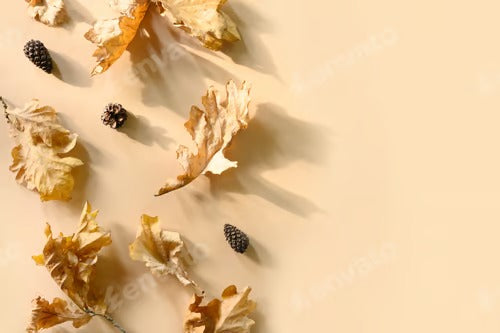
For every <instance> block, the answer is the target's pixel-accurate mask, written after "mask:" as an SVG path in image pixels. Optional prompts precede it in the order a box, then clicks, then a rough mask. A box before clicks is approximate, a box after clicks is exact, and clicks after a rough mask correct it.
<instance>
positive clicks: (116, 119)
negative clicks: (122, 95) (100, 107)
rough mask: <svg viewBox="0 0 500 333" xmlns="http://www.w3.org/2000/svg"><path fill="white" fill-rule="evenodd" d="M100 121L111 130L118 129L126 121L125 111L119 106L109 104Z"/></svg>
mask: <svg viewBox="0 0 500 333" xmlns="http://www.w3.org/2000/svg"><path fill="white" fill-rule="evenodd" d="M101 120H102V123H103V124H104V125H106V126H109V127H111V128H113V129H117V128H120V127H122V126H123V124H125V121H126V120H127V110H125V109H124V108H123V106H122V105H121V104H118V103H109V104H108V105H106V108H105V109H104V112H103V114H102V115H101Z"/></svg>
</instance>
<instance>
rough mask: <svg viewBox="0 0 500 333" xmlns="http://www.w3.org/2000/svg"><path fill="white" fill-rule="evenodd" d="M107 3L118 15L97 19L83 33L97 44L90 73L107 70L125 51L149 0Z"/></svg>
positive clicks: (118, 0)
mask: <svg viewBox="0 0 500 333" xmlns="http://www.w3.org/2000/svg"><path fill="white" fill-rule="evenodd" d="M109 3H110V5H111V6H112V7H113V8H116V9H117V10H119V12H120V16H119V17H117V18H113V19H107V20H99V21H97V22H96V23H95V24H94V26H93V27H92V29H90V30H89V31H88V32H87V33H86V34H85V38H87V39H88V40H89V41H91V42H92V43H94V44H96V45H97V46H98V48H97V50H96V51H95V52H94V57H96V58H97V62H98V64H97V66H96V67H95V68H94V70H93V71H92V75H96V74H102V73H104V72H105V71H107V70H108V68H109V67H111V65H113V63H114V62H115V61H116V60H118V59H119V58H120V57H121V55H122V54H123V52H125V50H126V49H127V47H128V45H129V44H130V42H131V41H132V40H133V39H134V37H135V35H136V33H137V29H139V25H140V24H141V22H142V19H143V18H144V15H146V12H147V10H148V8H149V5H150V0H109Z"/></svg>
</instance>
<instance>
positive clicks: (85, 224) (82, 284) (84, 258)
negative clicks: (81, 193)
mask: <svg viewBox="0 0 500 333" xmlns="http://www.w3.org/2000/svg"><path fill="white" fill-rule="evenodd" d="M96 217H97V211H92V209H91V206H90V204H89V203H86V204H85V207H84V208H83V212H82V216H81V218H80V223H79V226H78V230H77V232H76V233H74V234H73V235H70V236H64V235H63V234H59V235H58V236H57V237H56V238H54V237H53V235H52V230H51V229H50V225H48V224H47V227H46V229H45V235H46V236H47V243H46V244H45V247H44V249H43V253H42V254H40V255H38V256H34V257H33V260H35V262H36V263H37V264H38V265H43V266H45V267H46V268H47V270H48V271H49V272H50V275H51V276H52V278H53V279H54V281H55V282H56V283H57V284H58V285H59V287H60V288H61V290H62V291H63V292H64V293H65V294H66V295H67V296H68V297H69V298H70V299H71V300H72V301H73V302H74V303H75V304H76V305H77V306H78V307H79V308H80V309H81V310H89V309H90V310H92V311H93V312H95V313H98V314H104V313H105V312H106V308H107V307H106V304H105V301H104V295H100V294H99V293H96V292H95V291H94V290H93V288H92V282H93V276H94V271H95V265H96V263H97V259H98V254H99V251H100V250H101V249H102V248H103V247H105V246H108V245H110V244H111V236H110V234H109V232H105V231H103V230H102V229H101V228H100V227H99V226H98V224H97V222H96V221H95V218H96Z"/></svg>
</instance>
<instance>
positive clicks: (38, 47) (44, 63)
mask: <svg viewBox="0 0 500 333" xmlns="http://www.w3.org/2000/svg"><path fill="white" fill-rule="evenodd" d="M23 51H24V54H25V55H26V57H27V58H28V59H29V60H30V61H31V62H32V63H34V64H35V65H36V67H38V68H41V69H43V70H44V71H45V72H46V73H49V74H50V73H52V57H51V56H50V53H49V51H48V50H47V48H46V47H45V45H43V43H42V42H40V41H39V40H33V39H32V40H30V41H29V42H27V43H26V44H25V45H24V49H23Z"/></svg>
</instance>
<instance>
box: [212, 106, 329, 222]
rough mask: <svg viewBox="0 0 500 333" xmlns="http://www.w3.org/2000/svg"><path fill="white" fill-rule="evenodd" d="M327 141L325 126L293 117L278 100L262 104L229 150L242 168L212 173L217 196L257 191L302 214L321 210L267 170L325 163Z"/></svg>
mask: <svg viewBox="0 0 500 333" xmlns="http://www.w3.org/2000/svg"><path fill="white" fill-rule="evenodd" d="M326 145H328V136H327V132H326V129H325V128H323V127H321V126H319V125H315V124H311V123H308V122H305V121H302V120H299V119H294V118H291V117H289V116H288V115H287V114H286V111H285V110H283V109H282V108H281V107H279V106H276V105H274V104H270V103H268V104H261V105H259V106H258V109H257V113H256V115H255V117H254V118H253V119H252V120H251V121H250V124H249V126H248V129H246V130H245V131H242V132H241V133H239V134H238V135H237V136H235V138H234V140H233V144H232V147H230V149H229V151H228V152H227V154H226V155H227V157H228V158H229V159H230V160H233V161H238V168H236V169H231V170H228V171H226V172H224V173H223V174H222V175H218V176H217V175H208V177H209V178H210V189H211V193H212V195H214V196H215V197H216V198H226V199H227V198H228V196H229V200H231V197H230V195H229V194H230V193H240V194H253V195H257V196H260V197H261V198H263V199H265V200H267V201H269V202H271V203H273V204H274V205H276V206H278V207H280V208H282V209H284V210H287V211H289V212H291V213H293V214H296V215H298V216H301V217H307V216H310V215H311V214H313V213H315V212H321V211H322V210H321V209H320V208H319V207H318V206H317V205H316V204H315V203H314V202H311V201H310V200H308V199H307V198H305V197H304V196H302V195H299V194H295V193H293V192H291V191H289V190H287V189H285V188H283V187H281V186H280V185H279V184H278V183H276V182H273V181H269V180H268V179H266V178H265V177H264V176H263V174H264V173H265V172H268V171H269V170H277V169H281V168H284V167H286V166H288V165H290V164H292V163H295V162H297V161H306V162H309V163H311V164H314V165H324V164H325V163H326V162H327V158H328V156H327V155H326V154H325V152H326V151H328V150H327V149H323V148H324V147H325V146H326ZM313 147H314V149H312V148H313ZM318 150H319V152H318ZM289 185H290V184H289ZM292 186H293V185H292Z"/></svg>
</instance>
